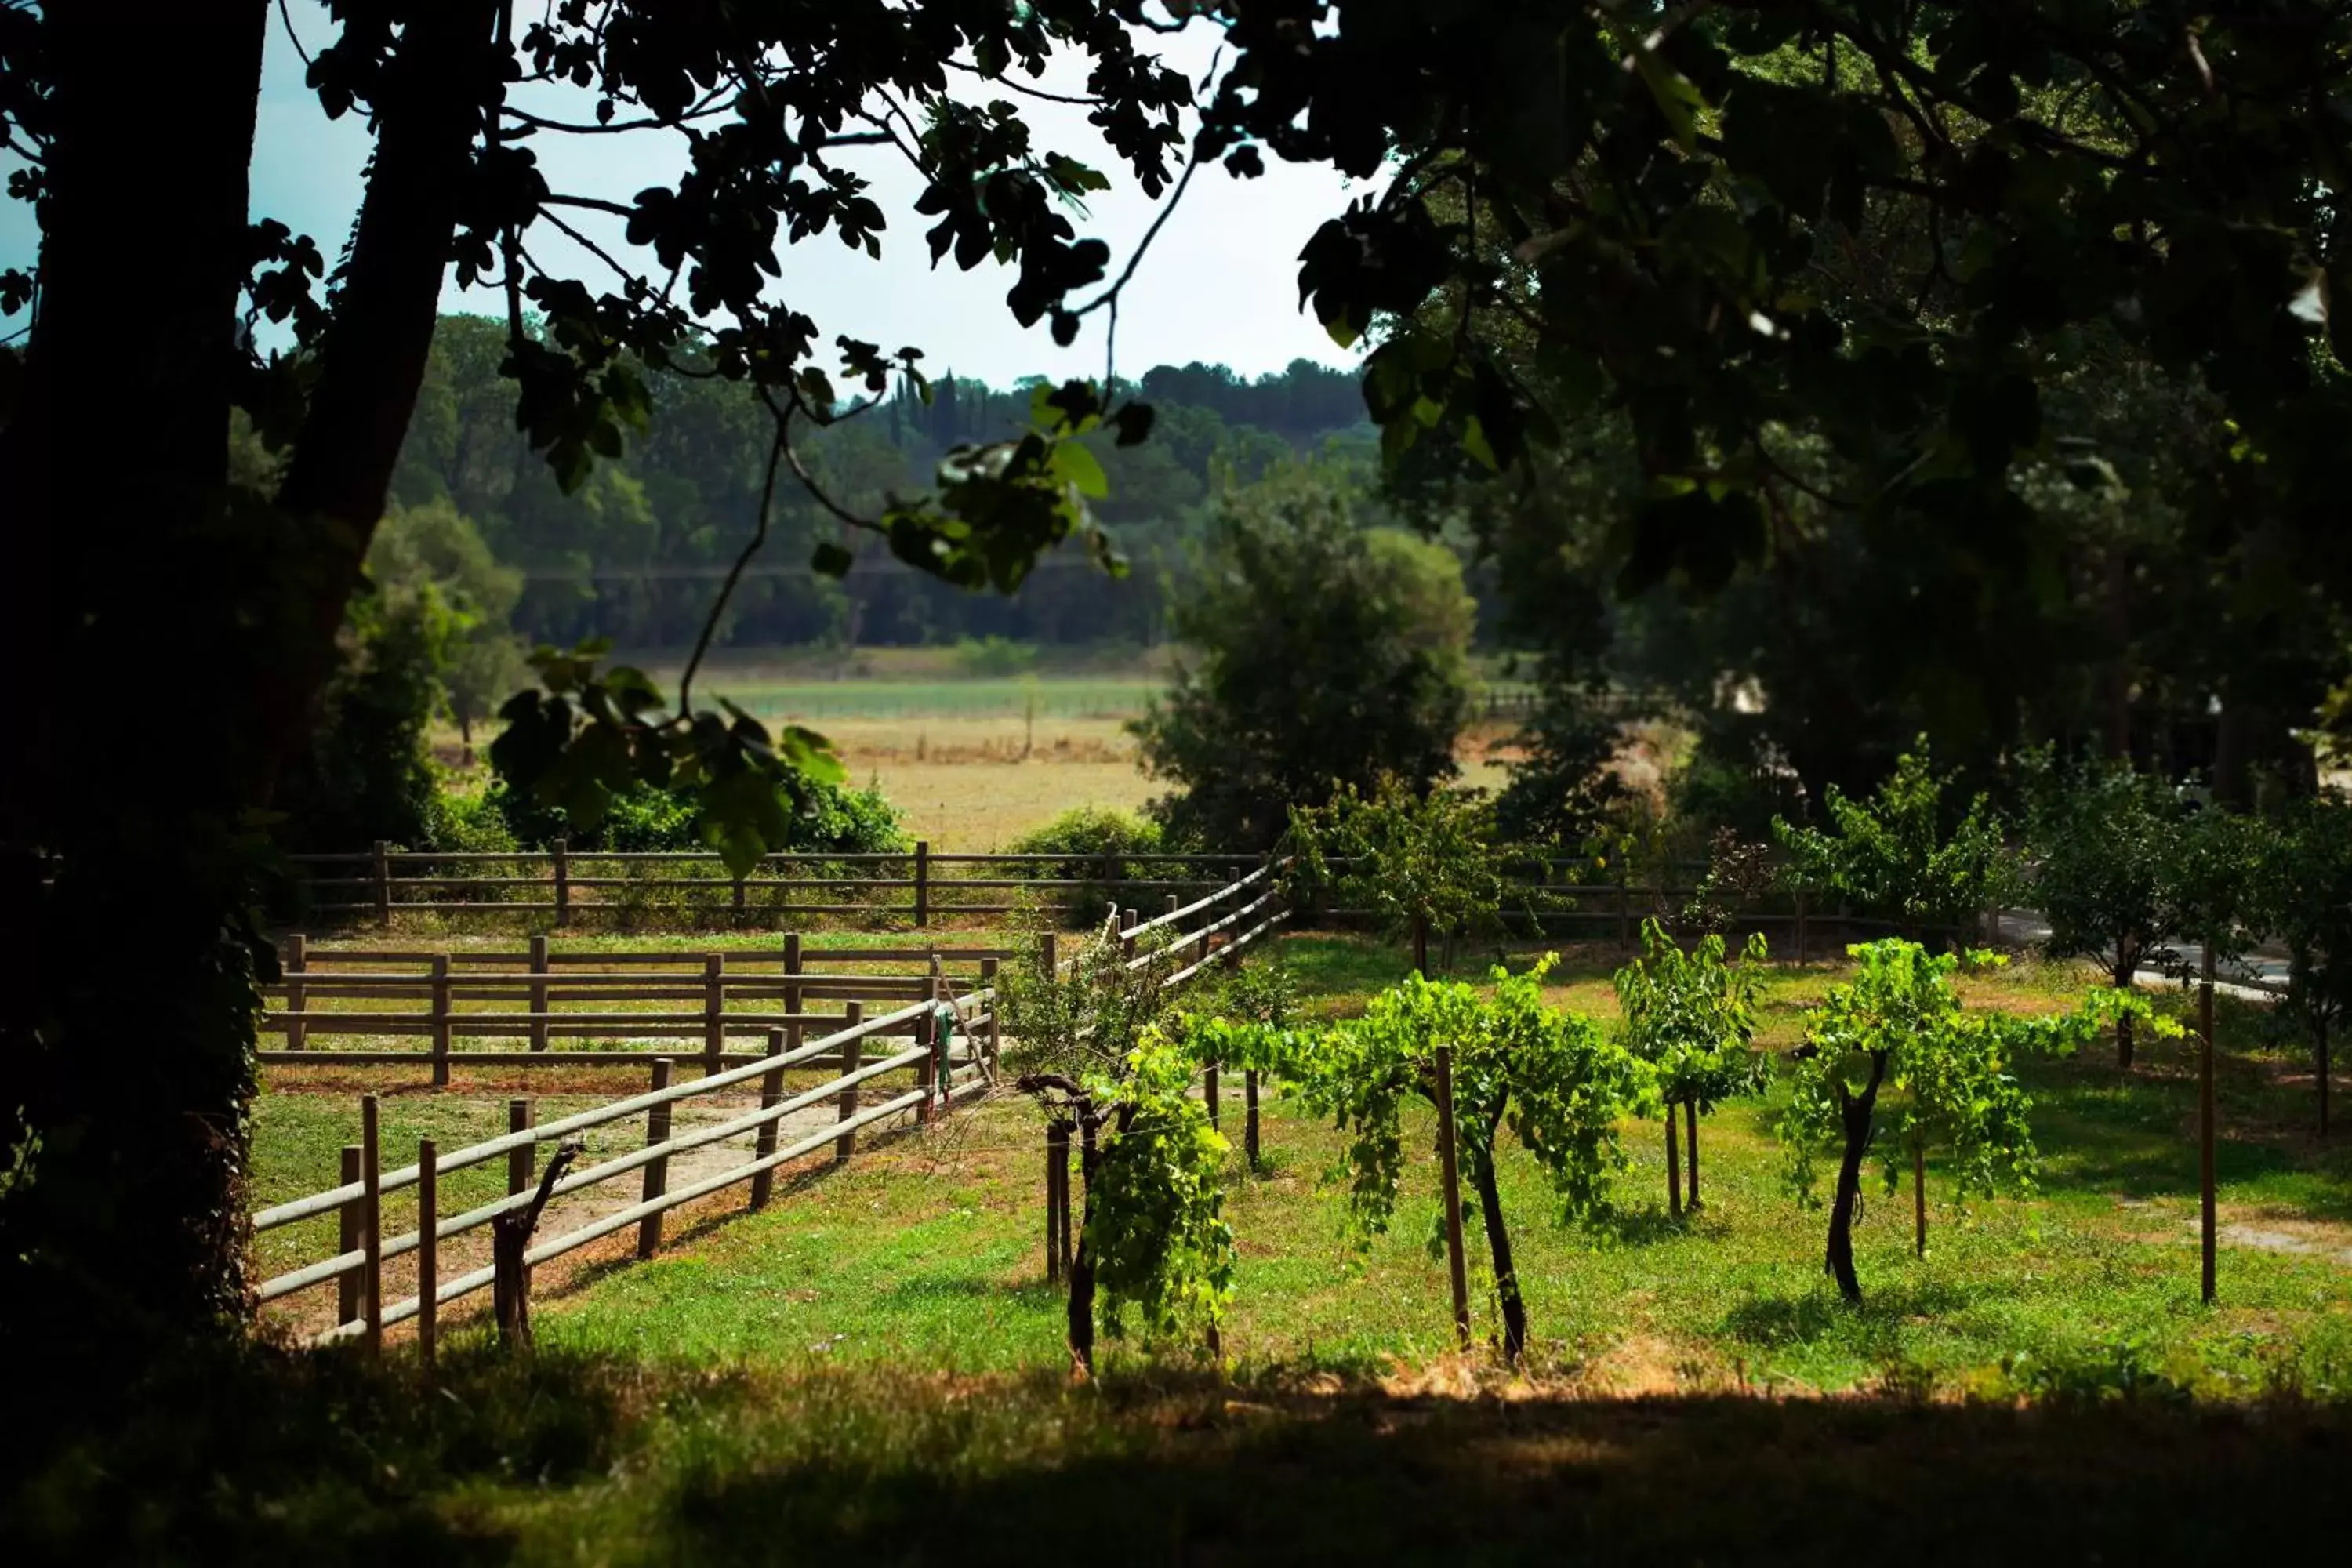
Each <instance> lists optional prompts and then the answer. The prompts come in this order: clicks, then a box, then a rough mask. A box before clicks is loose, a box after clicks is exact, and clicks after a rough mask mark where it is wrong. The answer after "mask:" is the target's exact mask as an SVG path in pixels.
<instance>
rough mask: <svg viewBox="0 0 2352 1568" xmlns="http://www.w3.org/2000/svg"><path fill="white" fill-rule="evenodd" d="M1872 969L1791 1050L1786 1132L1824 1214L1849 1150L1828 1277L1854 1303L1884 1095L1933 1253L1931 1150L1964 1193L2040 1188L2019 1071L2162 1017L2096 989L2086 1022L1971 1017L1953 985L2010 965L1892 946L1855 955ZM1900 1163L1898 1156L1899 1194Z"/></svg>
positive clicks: (1834, 1204) (1919, 1241) (2080, 1017)
mask: <svg viewBox="0 0 2352 1568" xmlns="http://www.w3.org/2000/svg"><path fill="white" fill-rule="evenodd" d="M1847 951H1848V952H1851V953H1852V954H1853V957H1854V959H1855V961H1856V963H1857V964H1858V965H1859V968H1858V970H1857V972H1856V973H1855V975H1854V977H1853V980H1852V981H1851V982H1849V983H1847V984H1843V985H1833V986H1832V987H1831V988H1830V993H1829V995H1828V997H1827V999H1826V1000H1824V1001H1823V1002H1822V1005H1820V1006H1818V1007H1816V1008H1814V1009H1813V1011H1812V1014H1811V1016H1810V1018H1809V1019H1808V1020H1807V1023H1806V1027H1805V1041H1804V1044H1803V1045H1801V1046H1800V1047H1797V1048H1796V1049H1795V1050H1794V1051H1792V1052H1790V1073H1789V1079H1790V1097H1789V1103H1788V1105H1787V1107H1786V1108H1785V1109H1783V1110H1782V1111H1781V1113H1780V1122H1779V1127H1778V1131H1779V1134H1780V1141H1781V1142H1782V1144H1783V1145H1784V1146H1785V1147H1786V1149H1787V1151H1788V1156H1789V1182H1790V1186H1791V1187H1792V1188H1793V1189H1794V1190H1795V1192H1796V1194H1797V1196H1798V1199H1799V1201H1800V1202H1801V1203H1802V1204H1804V1205H1807V1206H1811V1205H1815V1204H1817V1203H1818V1202H1819V1201H1820V1200H1819V1199H1818V1197H1816V1196H1815V1194H1814V1187H1815V1184H1816V1181H1817V1173H1816V1171H1815V1169H1814V1161H1815V1158H1816V1156H1817V1152H1818V1151H1819V1150H1820V1149H1821V1148H1822V1147H1823V1146H1824V1145H1834V1146H1835V1147H1837V1149H1838V1151H1839V1156H1838V1168H1837V1176H1836V1179H1835V1182H1834V1184H1833V1185H1832V1195H1831V1199H1830V1226H1829V1244H1828V1247H1827V1251H1826V1255H1825V1268H1826V1270H1827V1272H1828V1274H1829V1276H1830V1277H1831V1278H1832V1279H1834V1280H1836V1281H1837V1287H1838V1291H1839V1293H1840V1294H1841V1295H1843V1297H1844V1298H1845V1299H1846V1300H1849V1301H1854V1302H1859V1301H1860V1300H1862V1282H1861V1280H1860V1279H1859V1278H1858V1277H1857V1276H1856V1275H1855V1273H1854V1267H1853V1227H1854V1225H1855V1223H1856V1222H1857V1221H1858V1220H1859V1219H1860V1217H1861V1214H1862V1166H1863V1161H1864V1158H1865V1157H1866V1156H1867V1155H1868V1154H1869V1152H1870V1150H1871V1148H1872V1146H1873V1145H1874V1143H1875V1142H1877V1141H1878V1138H1879V1135H1880V1131H1881V1127H1880V1121H1881V1106H1880V1100H1879V1097H1880V1095H1881V1093H1882V1092H1886V1093H1892V1094H1893V1095H1894V1096H1895V1105H1894V1107H1893V1110H1894V1126H1893V1129H1892V1131H1893V1132H1894V1142H1895V1144H1896V1146H1897V1149H1898V1151H1899V1152H1900V1153H1901V1154H1902V1155H1906V1156H1907V1157H1908V1163H1909V1165H1910V1169H1911V1176H1912V1182H1913V1189H1912V1192H1913V1211H1914V1215H1915V1229H1914V1233H1913V1238H1914V1246H1915V1247H1916V1250H1917V1251H1918V1252H1919V1253H1921V1254H1922V1255H1924V1254H1925V1253H1926V1251H1927V1149H1928V1147H1929V1146H1930V1145H1931V1144H1940V1145H1942V1146H1943V1147H1944V1148H1946V1149H1948V1151H1949V1152H1950V1156H1951V1160H1952V1163H1953V1167H1954V1176H1955V1178H1956V1184H1957V1186H1958V1192H1959V1195H1960V1196H1961V1197H1963V1198H1966V1197H1968V1196H1969V1194H1973V1193H1984V1194H1991V1193H1992V1192H1994V1191H1996V1190H1997V1188H1998V1186H1999V1184H2000V1183H2002V1182H2003V1181H2007V1182H2008V1183H2010V1184H2013V1185H2015V1186H2017V1187H2019V1188H2021V1189H2027V1190H2030V1189H2031V1187H2032V1178H2033V1171H2034V1163H2035V1154H2034V1149H2033V1138H2032V1129H2031V1128H2030V1126H2029V1125H2028V1123H2027V1121H2026V1117H2027V1113H2028V1112H2029V1111H2030V1110H2032V1105H2033V1101H2032V1097H2031V1096H2030V1095H2028V1094H2027V1093H2026V1091H2025V1089H2023V1087H2022V1086H2021V1085H2020V1084H2019V1083H2018V1081H2017V1079H2016V1076H2015V1073H2014V1071H2013V1064H2014V1063H2015V1062H2016V1061H2017V1060H2018V1059H2019V1058H2021V1057H2023V1056H2025V1055H2027V1054H2029V1053H2032V1052H2037V1051H2039V1052H2057V1053H2063V1052H2066V1051H2071V1050H2073V1049H2074V1048H2075V1047H2078V1046H2079V1045H2080V1044H2081V1043H2082V1042H2083V1041H2084V1040H2085V1039H2086V1038H2088V1037H2090V1035H2091V1034H2092V1033H2093V1032H2094V1031H2095V1030H2097V1029H2098V1028H2100V1027H2102V1026H2104V1025H2105V1023H2106V1021H2107V1020H2109V1019H2110V1018H2112V1017H2113V1016H2115V1015H2116V1014H2117V1013H2120V1012H2123V1011H2126V1010H2129V1011H2133V1012H2136V1013H2137V1014H2138V1015H2139V1016H2142V1017H2144V1018H2148V1019H2152V1020H2155V1026H2156V1027H2157V1029H2158V1031H2159V1032H2161V1033H2171V1032H2177V1031H2178V1028H2179V1026H2178V1025H2175V1024H2173V1023H2172V1022H2171V1020H2169V1019H2158V1018H2157V1016H2156V1014H2155V1013H2154V1011H2153V1009H2151V1008H2150V1006H2149V1005H2148V1002H2147V998H2146V997H2145V996H2142V995H2140V994H2137V993H2126V992H2120V991H2114V990H2099V991H2095V992H2093V993H2092V994H2090V995H2089V996H2088V997H2087V998H2085V1000H2084V1005H2082V1006H2081V1007H2080V1008H2078V1009H2077V1010H2076V1011H2074V1012H2073V1013H2068V1014H2063V1015H2060V1016H2053V1017H2041V1018H2021V1017H2018V1016H2014V1015H2011V1014H2003V1013H1969V1012H1967V1011H1966V1010H1965V1009H1964V1008H1963V1007H1962V1005H1961V1004H1960V999H1959V995H1958V993H1957V992H1956V991H1955V990H1954V989H1953V987H1952V977H1953V975H1954V974H1955V973H1958V970H1959V968H1960V966H1961V964H1962V963H1963V962H1964V961H1965V962H1967V963H1970V964H1981V963H1999V962H2002V961H2001V960H2000V959H1999V958H1997V957H1996V956H1995V955H1994V954H1992V953H1990V952H1969V953H1966V954H1962V953H1953V952H1947V953H1940V954H1936V955H1933V956H1931V955H1930V954H1929V953H1928V952H1927V950H1926V949H1924V948H1922V947H1921V946H1919V944H1918V943H1916V942H1905V941H1903V940H1901V939H1899V938H1890V939H1888V940H1885V941H1883V942H1864V943H1862V944H1860V945H1858V946H1855V947H1853V948H1850V949H1848V950H1847ZM1899 1171H1900V1166H1899V1165H1898V1163H1896V1158H1895V1155H1890V1156H1889V1157H1888V1163H1887V1173H1886V1185H1887V1190H1888V1191H1889V1192H1893V1191H1894V1190H1895V1184H1896V1182H1897V1181H1898V1180H1899Z"/></svg>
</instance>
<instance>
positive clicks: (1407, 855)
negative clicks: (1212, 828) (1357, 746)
mask: <svg viewBox="0 0 2352 1568" xmlns="http://www.w3.org/2000/svg"><path fill="white" fill-rule="evenodd" d="M1492 839H1493V812H1492V809H1491V808H1490V807H1489V806H1488V805H1486V802H1485V801H1484V800H1483V799H1481V798H1480V797H1479V796H1477V795H1472V794H1467V793H1465V792H1461V791H1456V790H1447V789H1431V790H1426V791H1423V792H1420V793H1416V792H1415V791H1414V790H1413V789H1412V786H1411V785H1409V784H1407V783H1406V782H1405V781H1404V780H1403V779H1401V778H1399V777H1398V776H1397V775H1396V774H1394V773H1383V774H1382V775H1381V778H1380V781H1379V783H1378V784H1376V785H1375V786H1374V787H1373V790H1372V793H1371V794H1370V795H1361V794H1359V793H1358V792H1357V790H1356V786H1355V785H1353V784H1341V785H1340V786H1339V789H1338V790H1337V791H1336V792H1335V793H1334V794H1333V795H1332V796H1331V798H1330V799H1329V800H1328V802H1326V803H1325V804H1324V805H1320V806H1312V805H1300V806H1294V807H1292V808H1291V813H1290V845H1291V848H1292V851H1293V853H1294V854H1295V855H1296V856H1297V860H1296V862H1295V864H1294V868H1293V870H1292V881H1293V883H1294V884H1295V885H1296V886H1297V887H1298V888H1299V889H1301V890H1303V891H1311V892H1321V893H1325V894H1327V895H1328V896H1329V897H1331V898H1333V899H1335V900H1339V902H1340V903H1341V904H1343V905H1347V906H1349V907H1353V908H1358V909H1368V910H1372V911H1373V913H1374V914H1375V915H1376V916H1377V917H1378V919H1379V921H1380V922H1381V931H1383V933H1384V934H1386V935H1387V936H1389V937H1390V938H1391V939H1395V938H1399V937H1410V938H1411V939H1412V966H1413V969H1414V970H1415V971H1416V972H1417V973H1423V974H1426V973H1429V937H1430V933H1431V932H1432V931H1436V932H1438V933H1440V934H1442V935H1443V936H1444V938H1445V939H1446V945H1447V947H1448V949H1449V950H1450V949H1451V948H1452V945H1453V943H1454V940H1455V939H1456V938H1458V937H1460V936H1463V935H1465V934H1466V933H1467V932H1469V931H1472V930H1474V929H1475V928H1477V927H1479V926H1481V925H1484V924H1486V923H1489V922H1491V921H1493V920H1494V918H1495V916H1496V912H1497V911H1498V910H1500V909H1501V908H1502V900H1503V876H1502V868H1501V866H1500V864H1499V863H1498V862H1497V860H1496V855H1495V850H1494V847H1493V843H1492Z"/></svg>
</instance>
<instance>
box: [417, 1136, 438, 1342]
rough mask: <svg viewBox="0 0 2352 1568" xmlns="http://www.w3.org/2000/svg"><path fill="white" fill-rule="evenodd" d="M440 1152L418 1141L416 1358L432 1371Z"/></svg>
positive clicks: (435, 1332) (423, 1140)
mask: <svg viewBox="0 0 2352 1568" xmlns="http://www.w3.org/2000/svg"><path fill="white" fill-rule="evenodd" d="M440 1163H441V1152H440V1150H439V1149H438V1148H437V1147H436V1146H435V1144H434V1142H433V1140H432V1139H430V1138H419V1139H418V1140H417V1141H416V1359H417V1360H418V1361H421V1362H423V1363H425V1367H426V1368H427V1369H428V1370H429V1369H430V1368H431V1367H432V1365H433V1352H434V1350H435V1349H436V1346H435V1343H434V1342H435V1341H436V1339H437V1338H438V1337H439V1334H440V1327H441V1322H440V1319H441V1303H440V1301H439V1300H437V1298H438V1297H439V1295H440V1293H441V1238H440V1237H436V1236H435V1235H434V1234H433V1233H434V1231H435V1230H436V1229H437V1228H438V1227H439V1226H440V1223H441V1193H440V1184H441V1172H440Z"/></svg>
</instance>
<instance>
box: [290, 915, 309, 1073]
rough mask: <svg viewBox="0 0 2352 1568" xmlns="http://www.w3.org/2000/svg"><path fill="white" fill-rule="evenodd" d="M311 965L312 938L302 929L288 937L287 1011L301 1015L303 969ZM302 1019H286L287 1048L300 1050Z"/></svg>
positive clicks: (294, 1017) (295, 1017) (297, 1017)
mask: <svg viewBox="0 0 2352 1568" xmlns="http://www.w3.org/2000/svg"><path fill="white" fill-rule="evenodd" d="M309 968H310V940H309V939H308V938H307V937H305V936H304V935H303V934H302V933H301V932H300V931H295V932H294V933H293V934H291V935H290V936H289V937H288V938H287V939H286V963H285V969H286V1011H287V1012H288V1013H289V1014H294V1015H299V1014H300V1013H301V1011H302V1008H303V1005H304V997H303V992H304V989H305V987H304V986H303V984H302V973H303V971H305V970H307V969H309ZM303 1038H304V1036H303V1029H302V1020H301V1018H300V1017H299V1016H293V1017H289V1018H288V1019H287V1020H286V1048H287V1049H288V1050H289V1051H299V1050H300V1049H301V1048H302V1042H303Z"/></svg>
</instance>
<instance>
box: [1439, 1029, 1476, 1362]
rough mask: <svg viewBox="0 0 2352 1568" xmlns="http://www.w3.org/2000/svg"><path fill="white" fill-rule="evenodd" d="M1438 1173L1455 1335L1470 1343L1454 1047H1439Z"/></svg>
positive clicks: (1468, 1284) (1468, 1272) (1466, 1345)
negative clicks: (1456, 1145) (1456, 1135)
mask: <svg viewBox="0 0 2352 1568" xmlns="http://www.w3.org/2000/svg"><path fill="white" fill-rule="evenodd" d="M1437 1177H1438V1184H1439V1188H1440V1201H1441V1202H1442V1203H1444V1205H1445V1215H1444V1217H1445V1271H1446V1277H1447V1282H1448V1283H1449V1284H1451V1285H1452V1286H1453V1288H1454V1339H1455V1341H1456V1342H1458V1343H1460V1344H1461V1345H1462V1347H1463V1348H1464V1349H1465V1350H1466V1349H1468V1348H1469V1345H1470V1270H1469V1267H1468V1265H1467V1263H1466V1261H1465V1259H1464V1258H1463V1256H1462V1171H1461V1166H1460V1164H1459V1163H1458V1162H1457V1160H1456V1157H1455V1152H1454V1047H1452V1046H1440V1047H1437Z"/></svg>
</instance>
